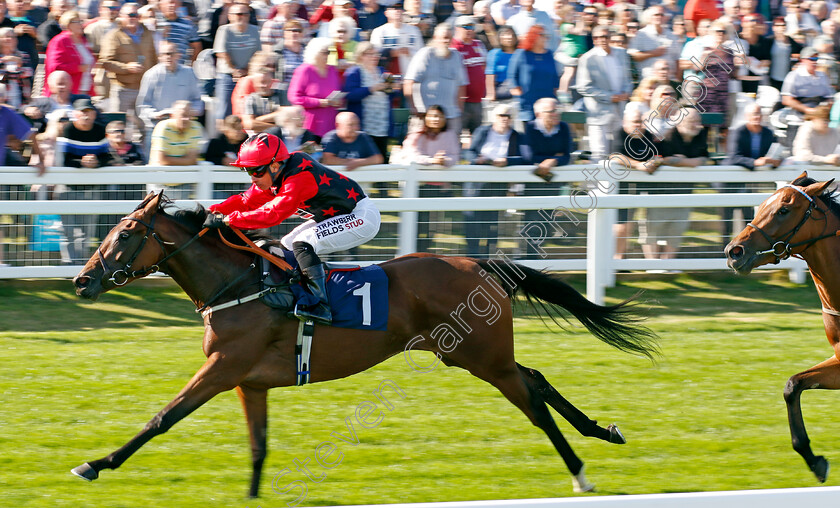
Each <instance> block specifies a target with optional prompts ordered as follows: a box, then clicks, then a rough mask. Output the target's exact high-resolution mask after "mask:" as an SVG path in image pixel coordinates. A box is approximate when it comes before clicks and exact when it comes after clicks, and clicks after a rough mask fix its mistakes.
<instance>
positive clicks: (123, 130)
mask: <svg viewBox="0 0 840 508" xmlns="http://www.w3.org/2000/svg"><path fill="white" fill-rule="evenodd" d="M108 134H125V129H113V130H110V131H108Z"/></svg>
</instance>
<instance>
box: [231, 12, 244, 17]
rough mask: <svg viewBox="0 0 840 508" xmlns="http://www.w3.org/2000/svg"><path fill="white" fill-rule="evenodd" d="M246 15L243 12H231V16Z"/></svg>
mask: <svg viewBox="0 0 840 508" xmlns="http://www.w3.org/2000/svg"><path fill="white" fill-rule="evenodd" d="M246 14H247V13H245V12H231V13H230V15H231V16H245V15H246Z"/></svg>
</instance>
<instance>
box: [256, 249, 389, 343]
mask: <svg viewBox="0 0 840 508" xmlns="http://www.w3.org/2000/svg"><path fill="white" fill-rule="evenodd" d="M273 253H274V254H279V253H278V252H276V251H274V252H273ZM283 257H284V259H285V260H286V262H287V263H289V264H290V265H292V267H294V268H297V260H296V259H295V256H294V254H293V253H291V252H289V251H286V250H284V251H283ZM272 267H273V265H272ZM327 273H328V275H327V298H328V299H329V301H330V308H331V309H332V317H333V320H332V326H335V327H338V328H353V329H356V330H386V329H387V327H388V276H387V275H386V274H385V270H383V269H382V267H380V266H379V265H370V266H365V267H358V266H356V267H349V268H344V267H335V266H331V265H330V264H327ZM278 280H279V279H278ZM290 289H291V291H292V294H293V295H294V301H295V302H296V303H300V304H301V305H303V306H311V305H315V304H317V303H318V300H317V299H316V298H315V297H314V296H313V295H312V293H310V292H309V291H307V290H306V289H304V288H303V286H301V285H300V284H292V285H291V287H290ZM267 303H268V302H267Z"/></svg>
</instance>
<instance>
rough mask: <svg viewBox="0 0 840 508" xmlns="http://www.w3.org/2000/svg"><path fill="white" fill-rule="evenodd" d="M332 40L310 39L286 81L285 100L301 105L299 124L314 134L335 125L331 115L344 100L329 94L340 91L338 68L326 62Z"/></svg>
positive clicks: (317, 134)
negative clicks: (287, 85) (331, 96)
mask: <svg viewBox="0 0 840 508" xmlns="http://www.w3.org/2000/svg"><path fill="white" fill-rule="evenodd" d="M330 45H332V41H331V40H330V39H326V38H317V39H312V41H311V42H310V43H309V44H308V45H307V46H306V51H304V54H303V62H304V63H303V64H302V65H301V66H300V67H298V68H297V69H296V70H295V73H294V74H293V75H292V81H291V82H290V83H289V102H291V103H292V104H298V105H300V106H303V109H304V122H303V127H304V128H305V129H306V130H308V131H309V132H311V133H313V134H315V135H316V136H317V137H318V142H319V143H320V142H321V137H322V136H323V135H324V134H326V133H327V132H329V131H331V130H333V129H334V128H335V116H336V114H337V113H338V108H339V107H341V105H342V103H343V102H344V100H343V99H338V98H336V97H335V96H333V98H332V99H328V97H329V96H330V94H332V93H333V92H336V93H339V92H340V91H341V76H340V75H339V73H338V69H336V68H335V67H333V66H331V65H327V58H328V57H329V54H330Z"/></svg>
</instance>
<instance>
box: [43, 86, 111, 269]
mask: <svg viewBox="0 0 840 508" xmlns="http://www.w3.org/2000/svg"><path fill="white" fill-rule="evenodd" d="M109 159H110V154H109V146H108V139H107V137H106V135H105V127H104V126H103V125H101V124H97V123H96V108H94V107H93V103H92V102H91V101H90V99H76V100H75V101H74V102H73V121H72V122H71V123H69V124H67V125H66V126H65V127H64V130H63V131H62V132H61V134H60V135H59V137H58V139H56V146H55V165H56V166H58V167H69V168H88V169H94V168H99V167H102V166H105V165H107V163H108V160H109ZM101 198H102V187H101V186H92V185H69V186H68V187H67V192H64V193H62V194H61V199H67V200H93V199H101ZM61 221H62V223H63V224H64V234H65V236H66V237H67V242H68V244H67V254H68V256H69V258H70V263H71V264H73V263H74V262H84V261H85V260H86V259H87V258H88V257H89V252H88V250H89V245H88V242H89V240H90V238H91V237H93V234H94V216H92V215H65V216H62V218H61Z"/></svg>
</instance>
